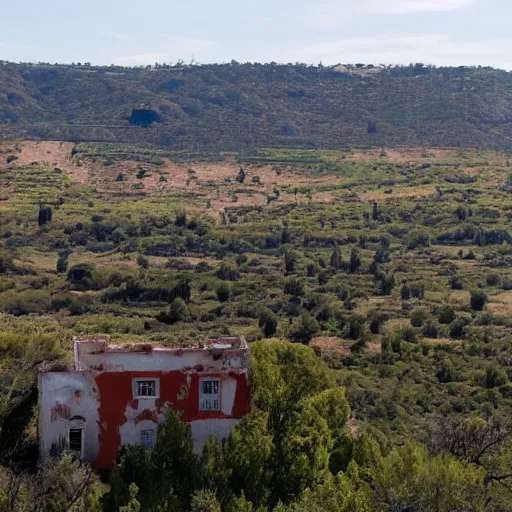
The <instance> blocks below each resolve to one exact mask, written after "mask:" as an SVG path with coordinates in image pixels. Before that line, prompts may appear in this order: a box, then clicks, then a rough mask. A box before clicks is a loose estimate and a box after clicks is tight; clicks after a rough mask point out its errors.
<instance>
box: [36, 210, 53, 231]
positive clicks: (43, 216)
mask: <svg viewBox="0 0 512 512" xmlns="http://www.w3.org/2000/svg"><path fill="white" fill-rule="evenodd" d="M51 220H52V209H51V208H49V207H46V206H41V207H39V215H38V219H37V222H38V224H39V226H43V225H44V224H46V223H48V222H51Z"/></svg>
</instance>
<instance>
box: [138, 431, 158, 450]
mask: <svg viewBox="0 0 512 512" xmlns="http://www.w3.org/2000/svg"><path fill="white" fill-rule="evenodd" d="M140 441H141V443H142V446H145V447H146V448H153V447H154V446H155V431H154V430H151V429H150V430H142V431H141V433H140Z"/></svg>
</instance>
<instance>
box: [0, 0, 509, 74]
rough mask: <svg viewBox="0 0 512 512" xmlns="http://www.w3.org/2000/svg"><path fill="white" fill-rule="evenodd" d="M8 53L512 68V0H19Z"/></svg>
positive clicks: (10, 15)
mask: <svg viewBox="0 0 512 512" xmlns="http://www.w3.org/2000/svg"><path fill="white" fill-rule="evenodd" d="M2 17H3V19H4V20H5V22H4V23H2V30H1V31H0V60H9V61H14V62H18V61H23V62H52V63H53V62H59V63H71V62H82V63H84V62H91V63H92V64H98V65H108V64H123V65H130V66H138V65H148V64H154V63H155V62H159V63H163V62H167V63H175V62H177V61H178V60H180V59H181V60H183V61H185V62H190V61H191V60H194V61H195V62H198V63H202V64H205V63H212V62H230V61H231V60H232V59H234V60H237V61H239V62H272V61H274V62H280V63H288V62H293V63H295V62H306V63H308V64H318V63H320V62H322V64H324V65H330V64H338V63H344V64H346V63H365V64H374V65H377V64H409V63H416V62H422V63H424V64H435V65H438V66H444V65H450V66H452V65H457V66H458V65H482V66H493V67H497V68H502V69H507V70H512V31H511V29H510V20H511V19H512V2H510V0H320V1H314V0H245V1H244V0H215V1H212V0H88V1H84V2H77V1H71V2H70V1H69V0H47V1H46V2H41V0H19V1H18V2H12V1H11V2H8V3H6V5H2Z"/></svg>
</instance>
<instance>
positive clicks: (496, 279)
mask: <svg viewBox="0 0 512 512" xmlns="http://www.w3.org/2000/svg"><path fill="white" fill-rule="evenodd" d="M486 280H487V285H488V286H498V285H499V284H500V283H501V277H500V276H499V275H498V274H489V275H488V276H487V279H486Z"/></svg>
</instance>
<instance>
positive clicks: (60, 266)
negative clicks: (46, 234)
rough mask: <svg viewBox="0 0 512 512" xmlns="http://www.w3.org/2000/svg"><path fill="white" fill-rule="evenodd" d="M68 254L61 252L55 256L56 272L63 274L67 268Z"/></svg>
mask: <svg viewBox="0 0 512 512" xmlns="http://www.w3.org/2000/svg"><path fill="white" fill-rule="evenodd" d="M68 258H69V254H68V252H67V251H66V252H61V253H60V254H59V257H58V258H57V272H58V273H59V274H64V273H65V272H66V271H67V269H68V264H69V259H68Z"/></svg>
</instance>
